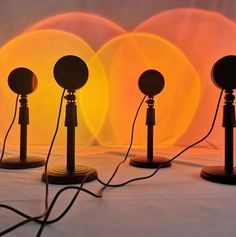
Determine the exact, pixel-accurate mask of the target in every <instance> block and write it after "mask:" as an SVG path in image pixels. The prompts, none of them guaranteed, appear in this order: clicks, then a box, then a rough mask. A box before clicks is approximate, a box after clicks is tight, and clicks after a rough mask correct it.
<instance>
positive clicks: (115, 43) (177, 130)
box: [97, 33, 200, 146]
mask: <svg viewBox="0 0 236 237" xmlns="http://www.w3.org/2000/svg"><path fill="white" fill-rule="evenodd" d="M97 54H98V56H99V57H100V58H101V61H102V62H103V65H104V67H105V70H106V72H108V78H109V98H110V106H109V120H110V121H109V123H110V124H111V125H110V129H108V130H107V128H105V129H104V131H103V130H102V131H101V133H100V134H99V135H100V141H101V143H104V144H109V143H110V142H111V141H113V142H114V144H122V145H124V144H127V143H128V142H129V139H130V137H129V135H128V134H129V133H130V129H131V124H132V120H133V117H134V114H135V112H136V110H137V106H138V104H139V103H140V101H141V99H142V97H143V95H142V94H141V92H140V91H139V89H138V86H137V81H138V78H139V76H140V75H141V73H142V72H143V71H145V70H147V69H149V68H153V69H157V70H159V71H160V72H162V74H163V75H164V77H165V88H164V90H163V91H162V92H161V94H159V95H158V96H156V97H155V98H156V99H155V100H156V108H157V113H156V114H157V116H156V123H157V126H156V133H155V143H156V144H161V145H165V144H174V143H175V141H176V140H177V139H178V138H179V136H181V134H182V133H183V132H184V131H185V130H186V129H187V128H188V126H189V123H190V122H191V120H192V118H193V116H194V114H195V111H196V108H197V105H198V101H199V95H200V78H199V77H198V74H197V72H196V71H195V70H194V68H193V67H192V65H191V64H190V63H189V61H188V60H187V58H186V57H185V56H184V54H183V53H182V52H181V51H180V50H179V49H178V48H176V47H175V46H174V45H172V44H171V43H170V42H168V41H166V40H165V39H163V38H161V37H158V36H154V35H150V34H143V33H142V34H141V33H130V34H125V35H123V36H120V37H117V38H114V39H113V40H112V41H110V42H109V43H107V44H106V45H104V46H103V47H102V48H101V49H100V50H99V51H98V53H97ZM170 69H171V70H170ZM186 90H188V94H187V95H186V94H185V91H186ZM186 97H187V98H188V100H186V99H185V98H186ZM146 108H147V106H146V105H145V104H144V106H143V108H142V111H141V112H140V116H139V119H138V121H137V125H136V126H137V130H136V133H135V144H137V145H142V146H143V145H145V144H146V126H145V116H146ZM109 123H108V122H107V123H105V127H106V126H107V124H109ZM106 130H107V132H106ZM111 132H113V133H111ZM111 134H112V135H113V137H111Z"/></svg>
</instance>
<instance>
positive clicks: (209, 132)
mask: <svg viewBox="0 0 236 237" xmlns="http://www.w3.org/2000/svg"><path fill="white" fill-rule="evenodd" d="M222 94H223V90H222V91H221V92H220V95H219V99H218V102H217V106H216V111H215V114H214V118H213V121H212V125H211V127H210V130H209V131H208V133H207V134H206V135H205V136H204V137H203V138H201V139H200V140H198V141H196V142H195V143H193V144H191V145H190V146H188V147H186V148H185V149H183V150H182V151H181V152H179V153H178V154H177V155H175V156H174V157H173V158H171V159H170V160H168V161H166V163H169V162H171V161H173V160H175V159H176V158H177V157H179V156H180V155H181V154H183V153H184V152H185V151H187V150H189V149H190V148H192V147H193V146H195V145H197V144H199V143H201V142H202V141H203V140H205V139H206V138H207V137H208V136H209V135H210V134H211V132H212V130H213V128H214V125H215V122H216V118H217V115H218V111H219V106H220V102H221V98H222ZM145 98H146V96H145V97H144V98H143V99H142V101H141V103H140V105H139V107H138V109H137V112H136V114H135V117H134V120H133V123H132V130H131V139H130V145H129V148H128V150H127V152H126V155H125V158H124V160H123V161H121V162H120V163H119V164H118V165H117V167H116V169H115V171H114V172H113V174H112V176H111V178H110V179H109V180H108V182H107V183H105V182H103V181H101V180H100V179H99V178H97V180H98V182H100V183H101V184H102V185H104V186H103V187H102V188H101V189H100V190H99V191H98V195H97V196H95V197H97V198H101V197H102V192H103V191H104V190H105V188H106V187H121V186H124V185H126V184H128V183H131V182H134V181H138V180H144V179H148V178H151V177H153V176H154V175H155V174H156V173H157V172H158V170H159V169H160V167H161V166H159V167H158V168H157V169H156V170H155V171H154V172H153V173H152V174H150V175H148V176H143V177H138V178H134V179H130V180H128V181H126V182H124V183H120V184H109V183H110V182H111V180H112V179H113V178H114V176H115V174H116V173H117V171H118V169H119V167H120V165H121V164H123V163H124V162H125V161H126V160H127V158H128V155H129V152H130V149H131V147H132V143H133V135H134V126H135V122H136V119H137V116H138V113H139V110H140V108H141V106H142V104H143V102H144V100H145ZM67 188H68V189H70V186H69V187H67ZM59 192H60V191H59ZM78 192H79V190H78ZM93 194H94V193H93ZM77 196H78V194H77V193H76V194H75V195H74V197H73V199H72V201H71V202H70V204H69V205H68V207H67V209H66V210H65V211H64V212H63V215H65V214H66V213H67V212H68V211H69V209H70V208H71V207H72V205H73V203H74V202H75V200H76V198H77ZM93 196H94V195H93ZM48 216H49V215H48ZM45 224H46V223H44V224H42V225H41V228H40V230H41V232H38V235H37V237H40V235H41V233H42V228H44V226H45Z"/></svg>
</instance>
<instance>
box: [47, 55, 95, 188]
mask: <svg viewBox="0 0 236 237" xmlns="http://www.w3.org/2000/svg"><path fill="white" fill-rule="evenodd" d="M53 73H54V78H55V80H56V82H57V83H58V84H59V85H60V86H61V87H62V88H64V89H66V90H67V93H68V94H67V95H66V96H65V99H66V100H67V105H66V118H65V126H66V127H67V163H66V166H57V167H54V168H51V169H49V170H48V173H47V177H48V182H49V183H52V184H77V183H81V182H82V181H83V179H84V177H85V176H87V175H88V177H87V179H86V182H88V181H92V180H95V179H96V177H97V171H96V169H94V168H91V167H88V166H83V165H75V127H77V125H78V122H77V107H76V103H75V100H76V97H75V91H76V90H77V89H79V88H81V87H83V86H84V84H85V83H86V82H87V80H88V68H87V65H86V64H85V62H84V61H83V60H82V59H81V58H79V57H77V56H73V55H67V56H64V57H62V58H60V59H59V60H58V61H57V62H56V64H55V66H54V70H53ZM42 180H43V181H44V182H45V181H46V176H45V173H44V174H43V175H42Z"/></svg>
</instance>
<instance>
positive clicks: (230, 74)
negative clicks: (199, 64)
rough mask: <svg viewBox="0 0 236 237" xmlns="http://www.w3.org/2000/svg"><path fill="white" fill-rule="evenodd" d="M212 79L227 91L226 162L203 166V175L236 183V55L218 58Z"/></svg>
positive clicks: (226, 182) (225, 117) (224, 181)
mask: <svg viewBox="0 0 236 237" xmlns="http://www.w3.org/2000/svg"><path fill="white" fill-rule="evenodd" d="M212 79H213V82H214V84H215V85H216V86H217V87H219V88H220V89H223V90H224V92H225V97H224V98H225V104H224V108H223V127H224V128H225V164H224V166H211V167H205V168H203V169H202V171H201V177H202V178H203V179H206V180H209V181H212V182H216V183H223V184H236V168H235V167H234V165H233V162H234V148H233V128H234V127H235V126H236V122H235V107H234V99H235V96H234V95H233V90H234V89H236V56H234V55H228V56H225V57H223V58H221V59H220V60H218V61H217V62H216V63H215V64H214V66H213V68H212Z"/></svg>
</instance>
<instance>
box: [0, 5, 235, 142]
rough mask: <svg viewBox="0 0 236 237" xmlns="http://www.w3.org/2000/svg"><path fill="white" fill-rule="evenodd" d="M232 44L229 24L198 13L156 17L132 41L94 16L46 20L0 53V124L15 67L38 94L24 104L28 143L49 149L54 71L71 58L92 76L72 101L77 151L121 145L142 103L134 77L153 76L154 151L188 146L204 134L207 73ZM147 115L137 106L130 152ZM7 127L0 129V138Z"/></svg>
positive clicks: (211, 103) (55, 98) (213, 96)
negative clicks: (157, 75) (34, 82)
mask: <svg viewBox="0 0 236 237" xmlns="http://www.w3.org/2000/svg"><path fill="white" fill-rule="evenodd" d="M222 32H223V33H222ZM235 36H236V27H235V23H234V22H231V21H230V20H228V19H227V18H225V17H223V16H222V15H220V14H218V13H213V12H209V11H203V10H199V9H174V10H169V11H166V12H163V13H159V14H157V15H156V16H154V17H152V18H150V19H148V20H147V21H145V22H143V23H142V24H140V25H139V26H137V27H136V28H135V29H134V32H133V33H132V32H130V33H127V32H125V30H124V29H122V28H121V27H119V26H118V25H116V24H115V23H113V22H112V21H109V20H107V19H105V18H103V17H100V16H96V15H94V14H88V13H78V12H72V13H64V14H60V15H56V16H52V17H49V18H47V19H43V20H42V21H40V22H38V23H36V24H34V25H33V26H32V27H30V28H29V29H27V30H26V31H25V32H24V33H22V35H20V36H18V37H16V38H15V39H13V40H12V41H10V42H7V43H6V44H5V45H4V46H3V47H2V49H1V50H0V70H1V81H2V83H1V84H2V86H1V88H0V90H1V93H2V97H3V100H2V101H1V107H2V108H5V111H4V115H5V117H6V116H7V117H10V115H11V112H12V111H11V110H10V107H9V106H8V104H12V103H13V99H14V95H12V94H11V92H10V91H9V90H8V88H7V83H6V81H7V80H6V79H7V75H8V73H9V72H10V71H11V70H12V69H14V68H15V67H19V66H24V67H28V68H30V69H31V70H33V71H34V72H35V74H36V75H37V77H38V79H39V88H38V89H37V91H36V92H35V93H34V94H32V96H31V98H30V105H31V106H32V107H31V124H32V126H31V128H30V131H31V134H30V135H29V136H30V137H31V139H30V143H31V144H48V142H49V141H50V139H51V135H52V132H53V129H54V126H55V118H56V115H57V108H58V104H59V99H60V98H59V97H60V93H61V90H60V88H59V87H58V86H57V84H56V83H55V81H54V79H53V76H52V69H53V66H54V64H55V62H56V61H57V60H58V59H59V58H60V57H61V56H64V55H66V54H74V55H77V56H79V57H81V58H83V59H84V60H85V61H86V62H87V64H88V66H89V71H90V77H89V80H88V83H87V84H86V85H85V86H84V87H83V88H82V89H81V90H80V92H79V93H78V108H79V129H78V134H79V137H78V143H83V144H91V143H92V142H93V141H94V140H96V141H98V142H99V143H100V144H105V145H107V144H113V145H123V144H127V143H128V142H129V135H130V126H131V121H132V119H133V116H134V113H135V110H136V108H137V106H138V103H139V101H140V100H141V98H142V94H141V92H140V91H139V89H138V86H137V81H138V78H139V75H140V74H141V73H142V72H143V71H144V70H146V69H149V68H154V69H156V70H159V71H160V72H161V73H162V74H163V75H164V77H165V79H166V88H165V89H164V90H163V92H162V93H161V94H160V95H158V96H156V115H157V117H156V129H155V144H156V145H166V144H168V145H172V144H176V143H188V140H189V139H192V138H195V137H200V136H202V133H204V132H205V130H206V129H207V128H208V127H209V123H210V118H209V114H212V113H213V111H214V108H215V103H216V100H217V95H218V90H217V89H216V88H215V87H214V86H213V85H212V83H211V80H210V69H211V66H212V65H213V63H214V62H215V61H216V60H217V59H218V58H219V57H221V56H223V55H225V54H235V51H236V46H235V43H234V38H235ZM91 48H93V50H94V51H93V50H92V49H91ZM95 51H96V52H95ZM205 98H207V100H206V99H205ZM4 101H8V102H9V103H4ZM145 110H146V106H143V108H142V111H141V113H140V117H139V119H138V123H137V129H136V135H135V144H136V145H145V143H146V128H145ZM1 113H3V112H1ZM62 116H64V115H62ZM199 122H201V125H200V126H199ZM6 127H7V124H4V126H2V127H1V128H0V129H1V134H3V133H4V129H6ZM219 127H220V126H219ZM62 130H63V129H62ZM16 133H17V128H16V129H15V131H14V134H16ZM216 134H218V132H216ZM64 136H65V134H64V132H62V134H61V136H58V141H59V143H61V144H64V139H65V138H64ZM14 137H17V135H15V136H14ZM180 137H181V139H179V138H180ZM216 137H219V136H218V135H217V136H216ZM13 140H14V139H13ZM215 141H218V140H217V139H216V140H215Z"/></svg>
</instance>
